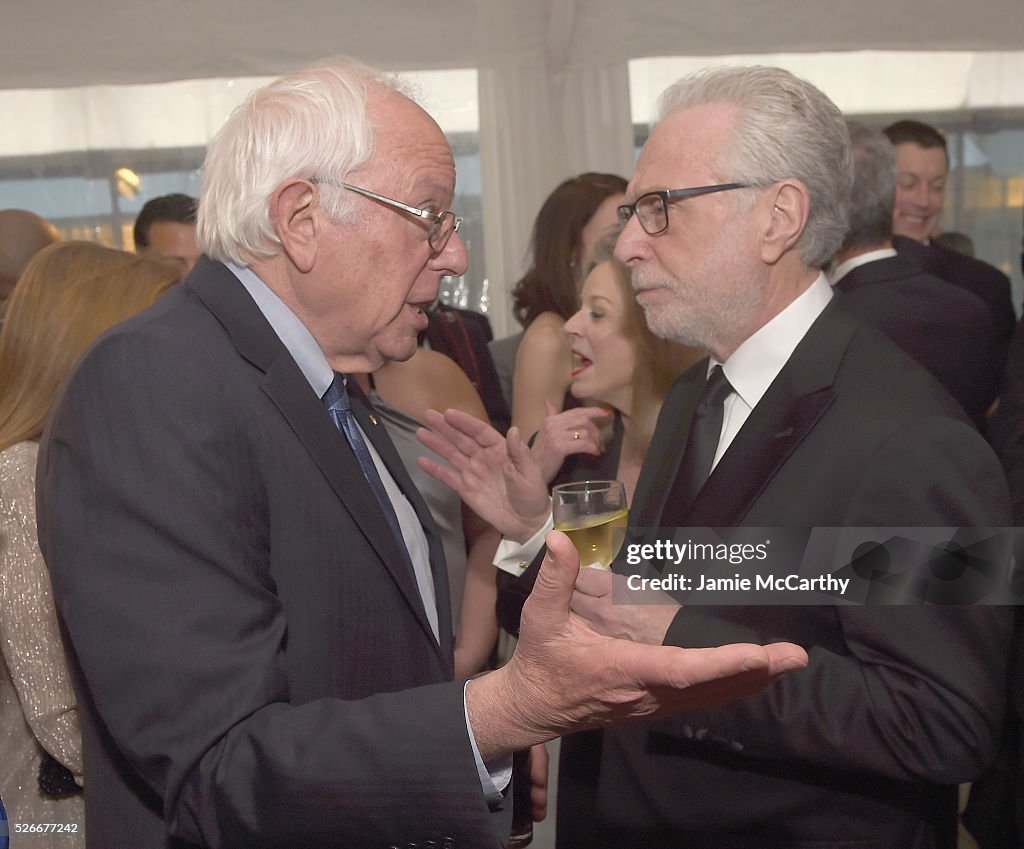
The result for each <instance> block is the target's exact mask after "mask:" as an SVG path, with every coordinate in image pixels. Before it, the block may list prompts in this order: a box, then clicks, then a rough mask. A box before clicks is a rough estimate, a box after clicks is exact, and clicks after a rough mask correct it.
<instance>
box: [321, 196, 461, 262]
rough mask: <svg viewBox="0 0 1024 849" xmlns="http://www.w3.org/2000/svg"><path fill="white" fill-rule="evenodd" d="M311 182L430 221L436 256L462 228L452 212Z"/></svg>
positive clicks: (430, 233)
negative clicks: (353, 193)
mask: <svg viewBox="0 0 1024 849" xmlns="http://www.w3.org/2000/svg"><path fill="white" fill-rule="evenodd" d="M310 182H311V183H326V184H327V185H328V186H335V187H337V188H339V189H348V190H349V191H350V192H356V193H357V194H361V195H364V196H366V197H368V198H371V199H373V200H375V201H379V202H380V203H384V204H387V205H388V206H393V207H394V208H395V209H400V210H402V211H403V212H408V213H410V214H411V215H415V216H416V217H418V218H422V219H423V220H424V221H430V222H431V225H430V232H429V233H428V234H427V243H428V244H429V245H430V249H431V250H432V251H433V252H434V253H436V254H439V253H441V251H443V250H444V249H445V246H446V245H447V244H448V240H449V239H450V238H451V235H452V233H456V232H458V229H459V227H460V226H462V218H461V217H460V216H458V215H456V214H455V213H454V212H452V211H451V210H445V211H444V212H434V211H433V210H430V209H420V208H419V207H417V206H410V205H409V204H407V203H402V202H401V201H400V200H395V199H394V198H389V197H385V196H384V195H379V194H377V193H376V192H371V191H370V190H369V189H364V188H361V187H360V186H353V185H352V184H351V183H343V182H341V181H339V180H329V179H327V178H326V177H313V178H311V179H310Z"/></svg>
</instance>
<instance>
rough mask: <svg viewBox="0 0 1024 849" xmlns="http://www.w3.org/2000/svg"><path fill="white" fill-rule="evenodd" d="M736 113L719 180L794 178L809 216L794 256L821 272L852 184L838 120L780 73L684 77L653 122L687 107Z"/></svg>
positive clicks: (834, 245) (743, 70)
mask: <svg viewBox="0 0 1024 849" xmlns="http://www.w3.org/2000/svg"><path fill="white" fill-rule="evenodd" d="M709 103H725V104H730V105H733V106H735V107H736V109H737V119H736V123H735V124H734V126H733V129H732V133H731V137H730V140H729V143H728V145H727V147H726V149H725V150H723V151H722V152H721V154H720V156H719V160H718V163H717V164H718V167H719V168H720V169H721V170H722V172H723V179H727V180H729V181H730V182H733V181H735V182H741V183H749V184H751V185H756V186H765V185H771V184H772V183H775V182H778V181H779V180H784V179H787V178H793V179H797V180H799V181H800V182H801V183H803V184H804V186H805V187H806V188H807V191H808V193H809V195H810V210H809V212H808V216H807V225H806V226H805V227H804V231H803V233H802V234H801V236H800V241H799V242H798V248H799V250H800V256H801V258H802V260H803V262H804V264H805V265H806V266H808V267H811V268H821V267H822V266H824V265H825V264H826V263H827V262H828V261H829V260H830V259H831V258H832V256H833V254H835V252H836V250H838V248H839V246H840V245H841V244H842V241H843V236H844V235H845V234H846V227H847V207H848V202H849V196H850V189H851V185H852V182H853V159H852V156H851V153H850V140H849V136H848V134H847V131H846V125H845V123H844V121H843V116H842V113H840V111H839V109H838V108H837V107H836V105H835V104H834V103H833V102H832V101H831V100H829V99H828V97H826V96H825V94H824V93H823V92H821V91H820V90H819V89H817V88H815V87H814V86H813V85H811V84H810V83H808V82H806V81H805V80H802V79H800V78H799V77H796V76H794V75H793V74H791V73H790V72H789V71H785V70H783V69H781V68H770V67H764V66H751V67H719V68H707V69H705V70H702V71H698V72H697V73H695V74H691V75H689V76H686V77H684V78H683V79H681V80H679V81H678V82H676V83H674V84H673V85H672V86H670V87H669V88H668V89H666V90H665V91H664V92H663V93H662V95H661V97H660V98H659V100H658V120H659V121H662V120H664V119H665V118H667V117H669V116H670V115H672V114H674V113H676V112H680V111H682V110H684V109H689V108H691V107H693V106H698V105H703V104H709Z"/></svg>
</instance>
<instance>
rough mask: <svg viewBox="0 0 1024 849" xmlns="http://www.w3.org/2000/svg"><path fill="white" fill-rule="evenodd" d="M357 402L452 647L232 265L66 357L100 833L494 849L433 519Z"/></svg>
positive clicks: (206, 264)
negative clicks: (426, 563)
mask: <svg viewBox="0 0 1024 849" xmlns="http://www.w3.org/2000/svg"><path fill="white" fill-rule="evenodd" d="M353 406H354V409H355V412H356V416H357V418H358V419H359V421H360V423H361V425H362V427H363V429H364V430H365V431H366V433H367V434H368V435H369V437H370V438H371V440H372V441H373V442H374V445H375V446H376V448H377V450H378V452H379V453H380V454H381V456H382V458H383V459H384V461H385V463H386V464H387V465H388V467H389V469H390V471H391V473H392V475H393V476H394V478H395V480H396V481H397V482H398V483H399V485H400V486H401V488H402V489H403V490H404V492H405V493H406V496H407V497H408V498H409V500H410V501H411V502H412V504H413V505H414V507H415V509H416V512H417V514H418V515H419V517H420V519H421V522H422V524H423V526H424V528H425V530H426V533H427V537H428V541H429V545H430V553H431V565H432V568H433V571H434V582H435V592H436V596H437V600H438V607H439V611H438V612H439V617H438V618H439V622H440V623H441V624H440V627H441V634H440V644H439V642H438V640H437V639H435V638H434V636H433V634H432V632H431V630H430V627H429V624H428V622H427V619H426V615H425V612H424V609H423V604H422V601H421V599H420V595H419V593H418V591H417V588H416V586H415V582H414V578H413V576H412V574H411V573H410V572H409V571H408V570H407V567H405V566H404V565H403V560H402V557H401V556H400V553H399V551H398V549H397V545H396V543H395V541H394V537H393V536H392V534H391V532H390V530H389V527H388V524H387V521H386V519H385V518H384V515H383V513H382V512H381V510H380V507H379V505H378V504H377V502H376V500H375V498H374V497H373V495H372V491H371V490H370V489H369V486H368V484H367V483H366V481H365V479H364V478H363V476H362V474H361V472H360V469H359V466H358V462H357V460H356V459H355V457H354V455H353V454H352V452H351V450H350V449H349V447H348V444H347V442H346V441H345V439H344V438H343V437H342V435H341V434H340V433H339V432H338V431H337V430H336V429H335V427H334V425H333V423H332V421H331V419H330V416H329V414H328V413H327V411H326V409H325V408H324V406H323V404H322V403H321V401H320V399H319V398H317V397H316V394H315V393H314V392H313V391H312V389H311V388H310V386H309V384H308V382H307V381H306V379H305V377H304V376H303V374H302V373H301V371H300V370H299V368H298V366H297V365H296V363H295V361H294V360H293V359H292V357H291V355H290V354H289V353H288V351H287V350H286V348H285V347H284V345H283V344H282V343H281V341H280V340H279V339H278V337H277V336H276V334H275V333H274V332H273V330H272V329H271V327H270V326H269V324H268V323H267V322H266V320H265V319H264V317H263V315H262V314H261V313H260V311H259V309H258V308H257V307H256V305H255V304H254V303H253V301H252V299H251V298H250V296H249V295H248V293H247V292H246V291H245V290H244V288H243V287H242V286H241V284H240V283H239V281H238V280H237V279H236V278H235V277H234V275H232V274H231V273H230V272H229V271H228V270H227V269H226V268H224V267H223V266H222V265H220V264H219V263H212V262H210V261H208V260H203V261H202V262H201V263H200V264H199V265H197V267H196V269H195V270H194V271H193V273H192V274H191V275H190V276H189V278H188V280H187V281H186V282H185V283H184V284H183V285H182V286H179V287H175V289H174V290H172V291H171V292H169V293H168V294H167V295H166V296H165V297H163V298H162V299H161V300H160V301H159V302H158V303H157V304H156V305H154V306H153V307H152V308H150V309H149V310H147V311H145V312H144V313H142V314H140V315H139V316H137V317H136V318H134V319H132V320H130V321H128V322H126V323H124V324H122V325H119V326H118V327H116V328H114V329H113V330H112V331H111V332H108V333H107V334H106V335H105V336H104V337H102V338H101V339H100V340H99V341H98V342H97V344H96V345H95V346H94V347H93V348H92V349H91V350H90V351H89V352H88V353H87V354H86V356H85V357H84V359H83V361H82V362H81V364H80V366H79V367H78V368H77V370H76V372H75V374H74V375H73V377H72V379H71V380H70V382H69V385H68V386H67V388H66V390H65V391H64V393H63V395H62V397H61V398H60V399H59V401H58V403H57V405H56V408H55V411H54V414H53V417H52V420H51V422H50V425H49V428H48V431H47V433H46V435H45V437H44V440H43V446H42V454H41V459H40V469H39V482H38V501H39V508H38V509H39V537H40V543H41V545H42V549H43V553H44V555H45V557H46V561H47V564H48V565H49V567H50V570H51V573H52V576H53V585H54V593H55V598H56V601H57V606H58V609H59V612H60V615H61V618H62V623H63V626H64V628H65V634H66V639H67V642H68V648H69V650H70V655H71V658H70V662H71V666H72V671H73V674H74V676H75V679H76V686H77V690H78V694H79V697H80V701H81V706H82V713H83V722H84V737H85V754H84V758H85V761H86V782H87V784H88V786H89V790H88V791H87V793H86V832H87V837H88V841H89V845H90V846H95V847H113V846H124V847H132V849H156V847H171V846H175V847H177V846H186V845H197V846H208V847H228V846H236V847H256V846H281V847H295V846H303V847H321V846H323V847H328V846H331V847H333V846H337V847H346V849H352V847H366V849H371V847H372V849H383V847H387V846H391V845H403V846H404V845H406V844H407V843H412V842H418V843H421V844H422V843H424V842H425V841H427V840H434V841H436V842H437V843H438V844H439V845H440V844H441V843H442V842H443V840H444V839H445V838H451V839H452V841H453V843H454V845H455V846H456V847H458V846H464V847H469V846H472V847H476V846H491V847H498V846H500V845H501V844H502V841H503V838H504V835H505V834H507V817H506V814H505V813H499V814H495V813H492V812H491V811H490V810H489V808H488V805H487V802H486V801H485V799H484V797H483V793H482V791H481V789H480V782H479V778H478V774H477V769H476V764H475V761H474V757H473V754H472V749H471V743H470V740H469V736H468V732H467V728H466V721H465V714H464V709H463V685H462V684H461V683H458V682H452V681H451V677H452V642H453V640H452V633H451V629H450V626H449V623H450V621H451V616H450V614H449V611H448V609H447V605H448V597H449V596H448V588H447V579H446V575H445V568H444V561H443V555H442V553H441V545H440V541H439V539H438V536H437V532H436V529H435V527H434V524H433V521H432V520H431V518H430V515H429V513H428V511H427V508H426V507H425V505H424V504H423V502H422V499H420V497H419V495H418V494H417V493H416V491H415V488H414V487H413V485H412V483H411V482H410V480H409V478H408V476H407V474H406V473H405V471H404V469H403V467H402V464H401V461H400V460H399V458H398V456H397V454H396V453H395V451H394V448H393V446H392V445H391V444H390V442H389V440H388V438H387V436H386V435H385V433H384V429H383V427H380V426H377V424H376V421H375V420H372V419H371V418H370V417H369V415H368V411H367V406H366V403H365V399H363V398H361V397H357V399H356V400H355V402H354V404H353ZM412 688H416V689H412Z"/></svg>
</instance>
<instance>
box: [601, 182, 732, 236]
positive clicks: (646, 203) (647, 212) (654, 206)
mask: <svg viewBox="0 0 1024 849" xmlns="http://www.w3.org/2000/svg"><path fill="white" fill-rule="evenodd" d="M748 188H750V183H718V184H716V185H714V186H695V187H693V188H690V189H662V190H660V191H655V192H645V193H644V194H642V195H640V197H638V198H637V199H636V200H635V201H633V202H632V203H624V204H622V206H620V207H618V208H617V210H616V211H617V212H618V216H619V224H621V225H622V226H623V227H625V226H626V222H628V221H629V219H630V218H631V217H632V216H633V213H634V212H635V213H636V217H637V220H638V221H639V222H640V226H641V227H643V228H644V232H645V233H646V234H647V235H648V236H657V235H658V234H659V233H664V232H665V231H666V230H667V229H668V202H669V201H670V200H677V199H679V198H692V197H698V196H699V195H711V194H714V193H715V192H728V191H731V190H732V189H748Z"/></svg>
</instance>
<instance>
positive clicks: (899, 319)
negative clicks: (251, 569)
mask: <svg viewBox="0 0 1024 849" xmlns="http://www.w3.org/2000/svg"><path fill="white" fill-rule="evenodd" d="M849 130H850V139H851V141H852V143H853V159H854V180H853V193H852V195H851V197H850V229H849V231H848V232H847V234H846V238H845V239H844V240H843V246H842V247H841V248H840V249H839V251H838V252H837V253H836V256H835V260H834V263H833V267H832V269H831V270H830V271H829V279H830V280H831V281H832V285H833V286H835V288H836V291H838V292H842V293H843V295H844V297H843V303H844V305H845V306H846V308H847V309H848V310H850V311H851V312H852V313H854V315H856V316H857V317H858V318H861V319H863V320H864V321H865V322H867V323H868V324H871V325H873V326H875V327H877V328H878V329H879V330H881V331H882V332H883V333H885V335H886V336H888V337H889V338H890V339H892V341H893V342H895V343H896V344H897V345H899V346H900V347H901V348H902V349H903V350H904V351H906V352H907V353H908V354H910V356H912V357H913V358H914V359H915V360H917V362H919V363H920V364H921V365H922V366H924V367H925V368H926V369H927V370H928V371H929V372H931V374H932V375H933V376H934V377H935V378H936V379H937V380H938V381H939V382H940V383H942V385H943V386H945V387H946V389H947V390H949V393H950V394H951V395H952V396H953V397H954V398H956V400H957V401H958V402H959V403H960V406H962V407H963V408H964V411H965V412H966V413H967V415H968V416H970V418H971V420H972V421H973V422H974V423H975V424H976V425H977V426H978V428H979V429H983V428H984V424H985V415H986V413H988V410H989V407H991V406H992V402H993V401H995V398H996V392H997V390H998V386H999V372H998V356H997V351H999V350H1000V347H1001V344H1000V339H999V336H998V334H997V333H996V330H995V326H994V323H993V321H992V317H991V315H990V314H989V311H988V308H987V307H986V306H985V303H984V301H982V300H981V299H980V298H978V297H977V296H975V295H973V294H972V293H970V292H968V291H967V290H966V289H962V288H960V287H958V286H954V285H953V284H952V283H947V282H946V281H945V280H942V279H940V278H938V277H935V276H933V275H931V274H928V273H927V272H925V271H924V270H923V269H922V268H921V267H920V266H918V265H917V264H916V263H915V262H914V261H913V260H912V259H910V258H909V257H908V256H906V255H904V254H897V252H896V250H895V249H894V248H893V245H892V216H893V213H892V209H893V197H894V194H895V191H896V169H895V156H894V154H893V146H892V144H891V143H890V142H889V140H888V139H887V138H886V137H885V136H884V135H883V134H882V133H880V132H876V131H874V130H871V129H869V128H868V127H866V126H864V125H863V124H857V123H850V124H849Z"/></svg>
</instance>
